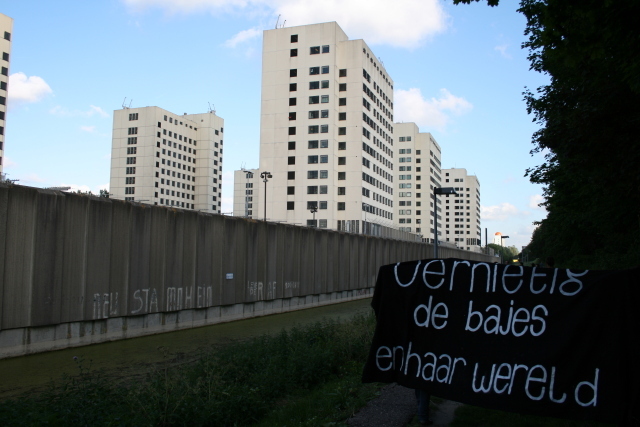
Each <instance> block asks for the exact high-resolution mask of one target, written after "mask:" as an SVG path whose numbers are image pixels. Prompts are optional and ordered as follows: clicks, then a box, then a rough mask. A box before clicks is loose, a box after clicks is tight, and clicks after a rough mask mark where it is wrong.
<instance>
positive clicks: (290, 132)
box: [289, 126, 296, 135]
mask: <svg viewBox="0 0 640 427" xmlns="http://www.w3.org/2000/svg"><path fill="white" fill-rule="evenodd" d="M295 134H296V127H295V126H290V127H289V135H295Z"/></svg>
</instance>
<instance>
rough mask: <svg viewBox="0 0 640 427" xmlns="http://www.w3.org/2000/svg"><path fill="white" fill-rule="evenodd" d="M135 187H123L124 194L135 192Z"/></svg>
mask: <svg viewBox="0 0 640 427" xmlns="http://www.w3.org/2000/svg"><path fill="white" fill-rule="evenodd" d="M135 193H136V187H124V194H135Z"/></svg>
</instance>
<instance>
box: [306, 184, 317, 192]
mask: <svg viewBox="0 0 640 427" xmlns="http://www.w3.org/2000/svg"><path fill="white" fill-rule="evenodd" d="M307 194H318V186H317V185H309V186H307Z"/></svg>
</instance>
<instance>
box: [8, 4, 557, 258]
mask: <svg viewBox="0 0 640 427" xmlns="http://www.w3.org/2000/svg"><path fill="white" fill-rule="evenodd" d="M502 3H503V4H501V5H500V6H498V7H493V8H491V7H488V6H487V5H486V3H483V4H474V5H460V6H454V5H453V4H452V3H451V1H450V0H448V1H442V0H395V1H394V2H389V1H387V0H384V1H382V0H368V1H363V0H327V1H324V2H317V3H314V2H309V1H304V0H269V1H267V0H95V1H80V0H73V1H72V0H58V1H56V2H50V1H44V0H21V1H9V0H0V12H1V13H4V14H5V15H8V16H10V17H12V18H13V19H14V28H13V36H12V42H13V45H12V52H11V69H10V74H11V75H10V84H9V112H8V114H7V125H6V131H5V134H6V142H5V168H4V172H5V173H7V174H8V178H10V179H18V180H20V181H19V183H20V184H23V185H30V186H36V187H48V186H61V185H68V186H72V187H73V188H80V189H83V190H91V191H93V192H96V193H97V192H98V191H99V189H101V188H108V183H109V169H110V154H111V127H112V120H113V110H115V109H119V108H121V106H122V104H123V100H124V99H125V97H126V99H127V101H126V102H127V104H129V102H131V106H132V107H144V106H158V107H161V108H164V109H167V110H169V111H172V112H174V113H177V114H181V113H189V114H192V113H201V112H205V111H206V110H207V108H208V103H211V104H212V105H213V106H215V109H216V111H217V114H218V115H219V116H220V117H223V118H224V119H225V136H226V137H225V153H224V172H223V178H224V179H223V205H222V211H223V212H231V211H232V194H233V171H234V170H236V169H240V167H241V166H245V167H247V168H253V167H257V165H258V158H259V130H260V129H259V127H260V78H261V46H262V30H264V29H271V28H274V27H275V25H276V21H277V20H278V16H279V15H280V18H279V19H280V21H279V22H280V23H283V21H285V20H286V23H285V25H286V26H295V25H304V24H310V23H317V22H326V21H336V22H338V24H339V25H340V26H341V27H342V28H343V30H344V31H345V32H346V33H347V35H348V36H349V37H350V38H351V39H359V38H362V39H364V40H365V41H366V42H367V44H369V46H370V47H371V48H372V49H373V51H374V52H375V53H376V55H377V56H378V57H379V58H381V60H382V61H383V63H384V65H385V68H386V69H387V71H388V72H389V75H390V76H391V77H392V78H393V80H394V83H395V84H394V87H395V94H394V96H395V119H396V121H413V122H416V123H417V124H418V126H419V127H420V130H421V131H422V132H431V133H432V134H433V135H434V137H435V138H436V140H437V141H438V143H439V144H440V146H441V147H442V151H443V153H442V163H443V167H445V168H451V167H457V168H466V169H467V171H468V173H470V174H475V175H477V176H478V179H479V180H480V184H481V197H482V216H483V218H482V228H483V239H484V228H487V229H488V233H489V238H490V239H491V238H492V236H493V235H494V233H495V232H498V231H499V232H502V234H504V235H509V236H510V238H509V239H508V240H506V241H505V244H508V245H516V246H517V247H518V248H520V246H523V245H526V244H527V243H528V242H529V240H530V237H531V232H532V231H533V225H532V222H533V221H536V220H540V219H542V218H544V216H545V215H546V213H545V211H544V210H543V209H541V208H540V207H538V206H537V204H538V203H539V202H540V201H541V196H540V195H541V194H542V188H541V187H540V186H536V185H533V184H531V183H529V181H528V179H527V178H525V177H524V173H525V170H526V169H527V168H528V167H531V166H535V165H537V164H540V163H542V161H543V159H542V157H541V156H540V155H535V156H533V157H532V156H531V155H530V154H529V151H530V150H531V148H532V145H531V135H532V133H533V132H535V131H536V130H537V125H535V124H534V123H532V117H531V116H529V115H527V113H526V106H525V103H524V101H523V100H522V92H523V91H524V89H525V87H529V88H531V89H535V88H537V87H539V86H541V85H542V84H545V83H546V82H547V78H546V77H545V76H542V75H540V74H537V73H534V72H532V71H529V62H528V61H527V59H526V57H527V52H526V51H524V50H522V49H521V48H520V46H521V44H522V42H523V41H524V40H525V36H524V35H523V32H524V28H525V19H524V17H523V16H522V15H521V14H518V13H517V12H516V9H517V2H516V1H513V0H511V1H509V0H503V2H502Z"/></svg>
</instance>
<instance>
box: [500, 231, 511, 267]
mask: <svg viewBox="0 0 640 427" xmlns="http://www.w3.org/2000/svg"><path fill="white" fill-rule="evenodd" d="M508 238H509V236H500V249H501V250H500V262H501V263H502V264H504V257H503V255H502V254H503V253H504V244H503V240H504V239H508Z"/></svg>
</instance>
